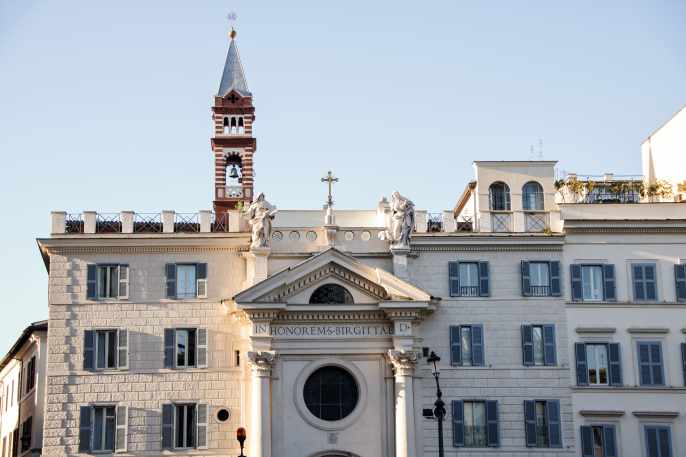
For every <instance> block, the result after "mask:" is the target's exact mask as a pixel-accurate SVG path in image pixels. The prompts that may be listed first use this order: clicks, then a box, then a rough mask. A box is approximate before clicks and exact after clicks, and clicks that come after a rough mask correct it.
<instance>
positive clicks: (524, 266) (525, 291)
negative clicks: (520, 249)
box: [521, 260, 531, 297]
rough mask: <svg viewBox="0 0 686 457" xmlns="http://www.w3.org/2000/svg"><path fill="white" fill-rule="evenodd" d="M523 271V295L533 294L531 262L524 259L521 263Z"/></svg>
mask: <svg viewBox="0 0 686 457" xmlns="http://www.w3.org/2000/svg"><path fill="white" fill-rule="evenodd" d="M521 272H522V296H524V297H529V296H531V282H530V280H529V262H527V261H526V260H522V264H521Z"/></svg>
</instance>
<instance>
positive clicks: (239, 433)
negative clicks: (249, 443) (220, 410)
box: [236, 427, 247, 447]
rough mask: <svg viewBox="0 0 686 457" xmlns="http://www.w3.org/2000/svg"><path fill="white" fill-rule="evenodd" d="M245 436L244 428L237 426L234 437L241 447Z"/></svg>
mask: <svg viewBox="0 0 686 457" xmlns="http://www.w3.org/2000/svg"><path fill="white" fill-rule="evenodd" d="M246 436H247V433H246V432H245V429H244V428H243V427H238V430H236V439H237V440H238V442H239V443H240V444H241V447H243V443H245V438H246Z"/></svg>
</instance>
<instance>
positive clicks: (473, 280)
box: [460, 262, 479, 297]
mask: <svg viewBox="0 0 686 457" xmlns="http://www.w3.org/2000/svg"><path fill="white" fill-rule="evenodd" d="M460 295H461V296H463V297H478V296H479V264H478V263H476V262H469V263H465V262H461V263H460Z"/></svg>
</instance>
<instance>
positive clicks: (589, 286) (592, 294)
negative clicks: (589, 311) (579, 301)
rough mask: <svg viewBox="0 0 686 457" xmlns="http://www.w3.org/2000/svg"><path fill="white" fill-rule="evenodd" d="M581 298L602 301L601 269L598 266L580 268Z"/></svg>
mask: <svg viewBox="0 0 686 457" xmlns="http://www.w3.org/2000/svg"><path fill="white" fill-rule="evenodd" d="M581 285H582V298H583V299H584V300H597V301H600V300H602V299H603V268H602V266H600V265H583V266H582V267H581Z"/></svg>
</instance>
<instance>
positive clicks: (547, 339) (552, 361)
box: [543, 324, 557, 366]
mask: <svg viewBox="0 0 686 457" xmlns="http://www.w3.org/2000/svg"><path fill="white" fill-rule="evenodd" d="M543 346H544V348H543V350H544V355H543V359H544V363H545V365H547V366H555V365H557V349H556V346H555V326H554V325H550V324H549V325H544V326H543Z"/></svg>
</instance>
